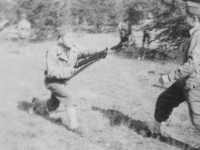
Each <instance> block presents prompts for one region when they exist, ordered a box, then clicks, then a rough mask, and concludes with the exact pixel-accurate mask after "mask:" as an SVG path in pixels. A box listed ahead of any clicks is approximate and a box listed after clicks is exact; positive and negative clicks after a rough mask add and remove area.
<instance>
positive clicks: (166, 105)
mask: <svg viewBox="0 0 200 150" xmlns="http://www.w3.org/2000/svg"><path fill="white" fill-rule="evenodd" d="M186 14H187V23H188V24H189V26H190V27H191V30H190V38H189V40H188V41H187V42H186V43H185V44H184V46H183V52H184V57H183V64H182V65H181V66H179V67H178V69H177V70H175V71H174V72H172V73H170V74H169V75H163V76H161V77H160V79H159V82H160V83H161V84H165V83H168V82H170V81H172V80H176V82H175V83H173V84H172V85H171V86H170V87H169V88H168V89H167V90H166V91H164V92H163V93H162V94H160V96H159V97H158V99H157V103H156V108H155V113H154V117H155V120H154V122H153V124H152V125H151V126H150V130H151V131H152V132H153V133H155V134H160V132H161V131H160V127H161V123H162V122H163V121H166V120H167V119H168V118H169V116H170V114H171V112H172V111H173V109H174V108H175V107H178V106H179V104H180V103H182V102H184V101H186V102H187V104H188V107H189V113H190V118H191V122H192V124H193V125H194V126H195V127H196V129H197V130H199V131H200V4H199V3H195V2H186Z"/></svg>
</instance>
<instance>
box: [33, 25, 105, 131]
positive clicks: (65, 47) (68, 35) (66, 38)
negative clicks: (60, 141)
mask: <svg viewBox="0 0 200 150" xmlns="http://www.w3.org/2000/svg"><path fill="white" fill-rule="evenodd" d="M58 41H59V42H58V44H57V45H55V46H54V47H53V48H52V49H51V50H49V51H48V52H47V55H46V64H47V69H46V71H45V76H46V77H45V84H46V88H47V89H49V90H50V91H51V93H52V95H51V98H49V99H48V100H39V99H37V98H33V100H32V103H33V110H34V112H36V113H37V114H39V115H43V114H44V113H45V114H48V112H49V111H53V110H56V109H57V108H58V107H59V105H60V103H62V104H63V105H64V106H65V108H66V114H67V116H68V119H69V126H68V127H69V129H70V130H71V131H74V132H75V133H77V134H79V135H82V130H81V127H80V125H79V123H78V121H77V118H76V105H77V96H76V91H74V90H73V89H71V87H70V86H68V85H67V84H68V80H69V79H70V78H71V77H72V76H73V75H74V73H75V72H76V71H77V69H75V68H74V67H75V65H76V63H77V60H78V59H82V58H85V57H87V56H89V55H92V54H95V53H96V52H98V51H102V50H104V49H105V48H104V49H101V48H100V49H85V48H83V47H78V46H77V45H75V44H74V43H73V42H74V39H73V33H72V29H71V28H70V27H69V26H62V27H60V28H59V29H58Z"/></svg>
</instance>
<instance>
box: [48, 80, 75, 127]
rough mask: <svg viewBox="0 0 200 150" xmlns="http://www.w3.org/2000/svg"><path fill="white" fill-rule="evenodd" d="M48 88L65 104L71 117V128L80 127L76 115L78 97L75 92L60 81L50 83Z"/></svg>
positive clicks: (69, 117)
mask: <svg viewBox="0 0 200 150" xmlns="http://www.w3.org/2000/svg"><path fill="white" fill-rule="evenodd" d="M48 89H49V90H50V91H51V92H52V95H53V96H54V97H55V98H56V99H57V100H58V101H59V102H60V103H62V104H63V105H64V106H65V108H66V113H67V116H68V119H69V128H70V129H71V130H73V129H76V128H78V127H79V123H78V121H77V116H76V105H77V102H76V101H77V97H76V94H75V92H73V91H72V89H71V88H70V87H69V86H67V85H65V84H59V83H52V84H50V86H48ZM54 102H55V101H54ZM54 106H55V105H54Z"/></svg>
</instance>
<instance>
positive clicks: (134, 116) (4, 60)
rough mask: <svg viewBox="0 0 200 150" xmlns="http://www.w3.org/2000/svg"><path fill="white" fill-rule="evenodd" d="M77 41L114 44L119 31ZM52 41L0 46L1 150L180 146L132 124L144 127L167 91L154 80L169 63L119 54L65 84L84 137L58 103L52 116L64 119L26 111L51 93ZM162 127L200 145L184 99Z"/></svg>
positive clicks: (168, 149) (175, 149)
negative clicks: (48, 61)
mask: <svg viewBox="0 0 200 150" xmlns="http://www.w3.org/2000/svg"><path fill="white" fill-rule="evenodd" d="M77 41H78V42H79V43H81V44H83V45H85V46H90V47H99V46H112V45H114V44H115V43H117V42H118V41H119V39H118V35H117V34H99V35H92V34H91V35H77ZM54 44H55V42H53V41H52V42H43V43H34V44H30V49H31V55H30V56H26V55H24V54H18V53H17V49H18V45H17V43H8V42H4V43H1V47H0V54H1V55H0V57H1V59H0V69H1V74H0V82H1V86H0V90H1V91H0V97H1V99H0V104H1V105H0V120H1V123H0V132H1V134H0V149H1V150H149V149H152V150H182V149H186V148H183V147H181V145H180V146H175V144H173V143H172V144H169V143H168V142H160V141H159V140H157V139H153V138H144V137H143V136H141V135H139V134H138V132H137V129H138V128H140V127H138V126H137V125H139V126H140V125H143V124H145V123H146V124H149V123H150V122H151V120H152V119H153V113H154V106H155V102H156V98H157V96H158V95H159V94H160V93H161V92H162V91H163V90H164V88H165V87H161V86H160V85H159V83H158V77H159V74H160V73H167V72H170V71H172V70H174V69H175V68H176V67H177V64H174V63H172V62H168V63H164V62H152V61H137V60H135V59H133V58H131V57H128V56H127V55H126V54H125V53H124V52H120V53H118V54H113V55H109V56H107V57H106V58H105V59H102V60H100V61H98V62H97V63H95V64H93V65H92V66H90V67H89V68H88V69H86V70H85V71H83V72H81V73H80V74H79V75H77V76H76V77H74V78H73V79H72V80H71V81H70V82H69V84H68V86H71V88H73V89H76V91H77V94H78V99H79V105H78V119H79V121H80V123H81V125H82V126H83V129H84V132H85V135H84V137H79V136H78V135H76V134H74V133H72V132H70V131H69V130H67V129H66V127H65V125H67V124H68V120H67V118H66V114H65V111H64V107H63V106H62V105H61V107H60V108H59V109H58V110H57V111H55V112H52V113H51V114H50V116H51V118H57V117H61V118H62V122H63V123H60V122H52V121H50V120H46V119H44V118H42V117H40V116H37V115H30V114H28V113H27V111H28V108H29V107H30V103H31V100H32V98H33V97H34V96H36V97H39V98H42V99H43V98H44V99H45V98H48V97H49V96H50V92H49V91H48V90H46V88H45V86H44V69H45V54H46V51H47V50H48V49H49V48H51V47H52V45H54ZM124 51H126V50H124ZM132 51H134V49H132ZM169 85H170V84H168V85H166V87H168V86H169ZM162 132H163V135H165V136H169V137H171V138H173V139H176V140H178V141H180V142H182V143H185V144H189V145H190V146H193V147H195V146H200V140H199V139H200V134H199V133H197V132H196V131H195V129H194V127H193V126H192V125H191V123H190V119H189V116H188V109H187V105H186V103H183V104H181V105H180V107H178V108H177V109H175V110H174V112H173V114H172V115H171V117H170V119H169V121H168V122H167V123H163V124H162ZM186 147H187V146H186Z"/></svg>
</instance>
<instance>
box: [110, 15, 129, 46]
mask: <svg viewBox="0 0 200 150" xmlns="http://www.w3.org/2000/svg"><path fill="white" fill-rule="evenodd" d="M118 30H119V34H120V42H119V43H118V44H117V45H116V46H113V47H111V50H117V49H119V48H122V47H123V46H125V47H127V46H128V44H129V40H130V35H131V33H132V31H131V25H130V21H129V17H128V15H125V16H124V19H123V21H122V22H120V23H119V24H118Z"/></svg>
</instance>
